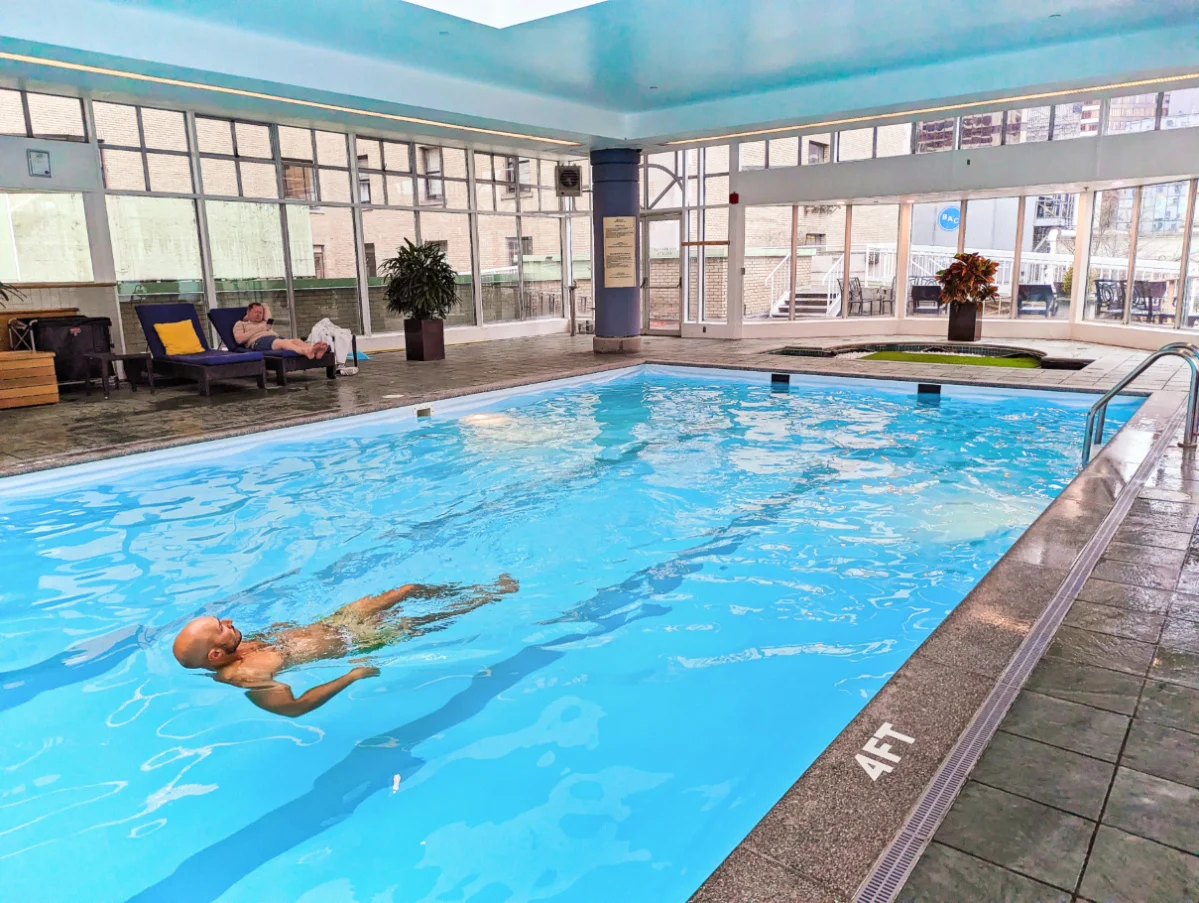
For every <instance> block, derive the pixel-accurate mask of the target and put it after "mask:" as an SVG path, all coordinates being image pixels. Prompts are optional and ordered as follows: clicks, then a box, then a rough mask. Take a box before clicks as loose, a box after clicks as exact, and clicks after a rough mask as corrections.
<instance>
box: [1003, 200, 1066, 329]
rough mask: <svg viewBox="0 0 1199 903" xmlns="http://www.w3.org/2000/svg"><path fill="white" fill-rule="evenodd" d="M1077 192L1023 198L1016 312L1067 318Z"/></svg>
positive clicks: (1019, 314)
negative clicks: (1022, 223)
mask: <svg viewBox="0 0 1199 903" xmlns="http://www.w3.org/2000/svg"><path fill="white" fill-rule="evenodd" d="M1077 238H1078V195H1076V194H1042V195H1032V196H1030V197H1027V198H1025V200H1024V235H1023V238H1022V240H1021V244H1020V281H1019V288H1018V289H1017V304H1016V315H1017V316H1019V317H1043V318H1046V319H1050V318H1055V319H1066V318H1068V317H1069V316H1070V292H1071V289H1072V288H1073V282H1074V251H1075V243H1076V240H1077Z"/></svg>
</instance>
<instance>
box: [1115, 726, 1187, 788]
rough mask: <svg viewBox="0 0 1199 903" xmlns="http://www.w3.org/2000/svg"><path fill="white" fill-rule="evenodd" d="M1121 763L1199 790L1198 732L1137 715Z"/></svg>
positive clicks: (1126, 766)
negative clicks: (1191, 731) (1181, 729)
mask: <svg viewBox="0 0 1199 903" xmlns="http://www.w3.org/2000/svg"><path fill="white" fill-rule="evenodd" d="M1193 726H1194V725H1193ZM1196 729H1199V726H1196ZM1120 764H1121V766H1123V767H1125V768H1133V769H1135V770H1137V771H1140V772H1144V773H1145V774H1151V775H1153V776H1154V777H1158V778H1165V779H1166V780H1167V781H1174V782H1175V783H1177V784H1186V785H1187V786H1188V787H1194V788H1196V789H1199V734H1195V733H1187V732H1186V731H1180V730H1175V729H1174V728H1172V727H1166V726H1165V725H1164V724H1157V723H1156V722H1154V721H1149V720H1147V719H1144V718H1137V719H1136V720H1134V721H1133V723H1132V728H1131V729H1130V730H1129V732H1128V742H1127V743H1126V744H1125V746H1124V756H1123V758H1122V759H1121V760H1120Z"/></svg>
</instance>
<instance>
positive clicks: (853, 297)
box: [837, 276, 874, 317]
mask: <svg viewBox="0 0 1199 903" xmlns="http://www.w3.org/2000/svg"><path fill="white" fill-rule="evenodd" d="M837 290H838V291H840V292H841V297H842V298H846V295H845V284H844V282H843V281H842V280H841V279H838V280H837ZM846 305H847V307H848V310H849V315H850V316H851V317H854V316H857V317H868V316H870V314H872V313H873V312H874V304H873V303H871V305H870V308H871V309H870V313H867V312H866V299H865V298H864V297H863V295H862V280H861V279H859V278H858V277H857V276H850V277H849V296H848V298H847V300H846ZM855 307H856V308H857V310H856V312H855V310H854V308H855Z"/></svg>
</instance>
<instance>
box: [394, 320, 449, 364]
mask: <svg viewBox="0 0 1199 903" xmlns="http://www.w3.org/2000/svg"><path fill="white" fill-rule="evenodd" d="M404 351H405V352H406V353H407V355H408V360H410V361H444V360H445V321H444V320H405V321H404Z"/></svg>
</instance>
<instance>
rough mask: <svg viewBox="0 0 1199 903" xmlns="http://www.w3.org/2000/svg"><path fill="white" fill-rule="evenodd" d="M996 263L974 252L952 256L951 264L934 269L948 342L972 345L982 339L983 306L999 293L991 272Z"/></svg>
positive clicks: (993, 272) (995, 268) (997, 267)
mask: <svg viewBox="0 0 1199 903" xmlns="http://www.w3.org/2000/svg"><path fill="white" fill-rule="evenodd" d="M998 269H999V264H997V263H996V262H995V261H994V260H991V259H990V258H988V257H983V256H982V255H981V254H975V253H974V252H964V253H962V254H955V255H953V263H951V264H950V265H949V266H947V267H946V268H945V269H943V270H937V282H938V284H939V285H940V286H941V303H942V304H948V305H949V341H951V342H976V341H978V340H979V339H981V338H982V332H983V305H984V304H986V302H987V301H990V300H991V299H992V298H994V297H995V296H996V295H997V294H998V293H999V287H998V286H996V285H995V272H996V270H998Z"/></svg>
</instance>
